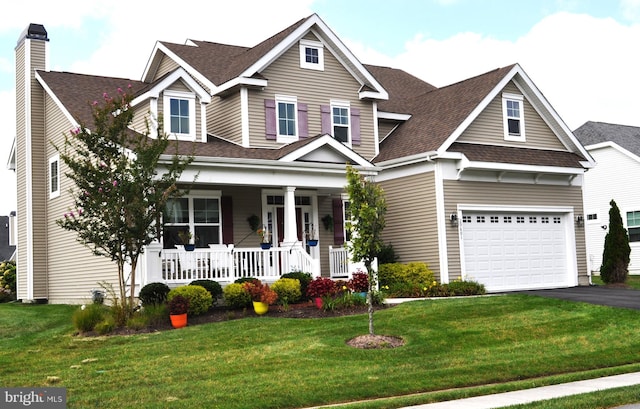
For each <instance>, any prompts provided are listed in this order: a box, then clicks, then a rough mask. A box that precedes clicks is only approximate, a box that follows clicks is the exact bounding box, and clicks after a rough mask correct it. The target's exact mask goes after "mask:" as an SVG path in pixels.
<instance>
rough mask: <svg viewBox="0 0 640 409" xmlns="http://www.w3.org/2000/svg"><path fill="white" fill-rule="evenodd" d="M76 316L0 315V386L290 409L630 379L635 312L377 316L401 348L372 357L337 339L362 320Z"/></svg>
mask: <svg viewBox="0 0 640 409" xmlns="http://www.w3.org/2000/svg"><path fill="white" fill-rule="evenodd" d="M74 308H77V307H70V306H60V305H20V304H2V305H0V322H2V326H1V327H0V340H1V344H2V350H1V351H2V352H0V353H1V354H2V355H1V356H2V375H1V376H2V378H1V379H2V381H1V382H2V385H3V386H4V387H15V386H43V385H52V386H60V387H66V388H67V397H68V407H69V408H85V407H92V408H100V407H102V408H134V407H135V408H157V407H165V408H195V407H216V408H248V407H252V408H255V407H258V408H297V407H309V406H314V405H320V404H326V403H337V402H348V401H356V400H363V399H370V398H375V397H389V396H396V395H409V394H416V393H418V394H419V395H413V396H405V397H404V398H401V399H391V400H387V401H386V403H382V402H380V403H379V404H375V405H371V404H369V405H365V406H366V407H387V408H392V407H398V406H401V405H406V404H408V403H409V402H410V403H411V404H416V403H426V402H429V401H435V400H439V399H451V398H459V397H464V396H469V395H473V394H479V393H493V392H498V391H505V390H511V389H517V388H527V387H533V386H541V385H545V384H549V383H558V382H564V381H571V380H577V379H584V378H589V377H597V376H603V375H611V374H614V373H622V372H629V371H638V370H640V356H639V355H638V354H637V352H636V351H637V350H638V349H639V348H640V326H638V325H637V323H638V318H639V317H640V312H638V311H635V310H627V309H615V308H610V307H603V306H596V305H589V304H584V303H572V302H568V301H562V300H553V299H547V298H542V297H534V296H526V295H508V296H493V297H479V298H467V299H442V300H433V301H430V300H427V301H415V302H410V303H405V304H401V305H398V306H396V307H393V308H389V309H385V310H381V311H377V312H376V313H375V324H376V332H377V333H378V334H384V335H396V336H401V337H403V338H404V340H405V341H406V345H405V346H403V347H400V348H395V349H383V350H360V349H354V348H352V347H349V346H348V345H346V343H345V342H346V341H347V340H348V339H350V338H352V337H354V336H357V335H362V334H365V333H366V332H367V318H366V315H357V316H346V317H336V318H321V319H285V318H269V317H263V318H254V317H251V318H247V319H241V320H233V321H226V322H219V323H212V324H205V325H198V326H192V327H187V328H184V329H180V330H170V331H166V332H160V333H154V334H143V335H134V336H127V337H123V336H112V337H98V338H81V337H75V336H72V333H73V328H72V325H71V318H70V317H71V314H72V312H73V310H74ZM248 315H250V316H251V315H252V313H248ZM452 388H461V389H454V390H451V389H452ZM361 407H364V406H361Z"/></svg>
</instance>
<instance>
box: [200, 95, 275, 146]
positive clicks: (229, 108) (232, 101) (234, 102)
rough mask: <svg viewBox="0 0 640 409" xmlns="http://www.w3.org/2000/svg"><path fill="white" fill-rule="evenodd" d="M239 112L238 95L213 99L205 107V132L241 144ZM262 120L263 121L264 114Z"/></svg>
mask: <svg viewBox="0 0 640 409" xmlns="http://www.w3.org/2000/svg"><path fill="white" fill-rule="evenodd" d="M240 110H241V107H240V93H236V94H233V95H229V96H227V97H225V98H219V97H213V98H212V99H211V103H210V104H209V105H208V106H207V132H208V133H210V134H213V135H217V136H219V137H222V138H225V139H227V140H229V141H232V142H235V143H238V144H242V121H241V114H240ZM262 118H263V121H264V112H262ZM263 134H264V128H263Z"/></svg>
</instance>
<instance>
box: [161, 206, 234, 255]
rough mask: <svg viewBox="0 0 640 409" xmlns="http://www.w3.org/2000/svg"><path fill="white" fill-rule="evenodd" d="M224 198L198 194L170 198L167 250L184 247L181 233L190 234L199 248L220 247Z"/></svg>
mask: <svg viewBox="0 0 640 409" xmlns="http://www.w3.org/2000/svg"><path fill="white" fill-rule="evenodd" d="M221 220H222V217H221V211H220V197H219V196H216V197H205V195H204V194H202V195H195V196H189V197H179V198H174V199H169V200H168V201H167V204H166V206H165V210H164V212H163V222H164V226H163V247H164V248H166V249H169V248H175V246H176V245H180V244H182V243H181V241H180V238H179V233H180V232H182V231H187V230H188V231H190V232H192V233H193V235H194V243H195V244H196V247H205V248H206V247H208V246H209V244H220V243H221V235H222V224H221Z"/></svg>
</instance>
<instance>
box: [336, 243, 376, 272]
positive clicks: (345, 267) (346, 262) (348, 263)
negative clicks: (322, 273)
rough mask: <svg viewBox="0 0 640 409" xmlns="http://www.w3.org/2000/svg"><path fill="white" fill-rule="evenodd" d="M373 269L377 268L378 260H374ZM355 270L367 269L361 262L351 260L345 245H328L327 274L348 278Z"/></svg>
mask: <svg viewBox="0 0 640 409" xmlns="http://www.w3.org/2000/svg"><path fill="white" fill-rule="evenodd" d="M372 267H373V269H374V270H376V271H377V270H378V260H377V259H376V260H374V262H373V266H372ZM356 271H367V269H366V267H365V265H364V263H363V262H357V263H356V262H353V261H352V260H351V253H350V252H349V248H348V247H346V246H341V247H333V246H329V275H330V277H331V278H334V279H349V278H351V276H352V274H353V273H355V272H356Z"/></svg>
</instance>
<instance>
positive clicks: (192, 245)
mask: <svg viewBox="0 0 640 409" xmlns="http://www.w3.org/2000/svg"><path fill="white" fill-rule="evenodd" d="M184 249H185V250H186V251H193V250H195V249H196V245H195V244H185V245H184Z"/></svg>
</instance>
